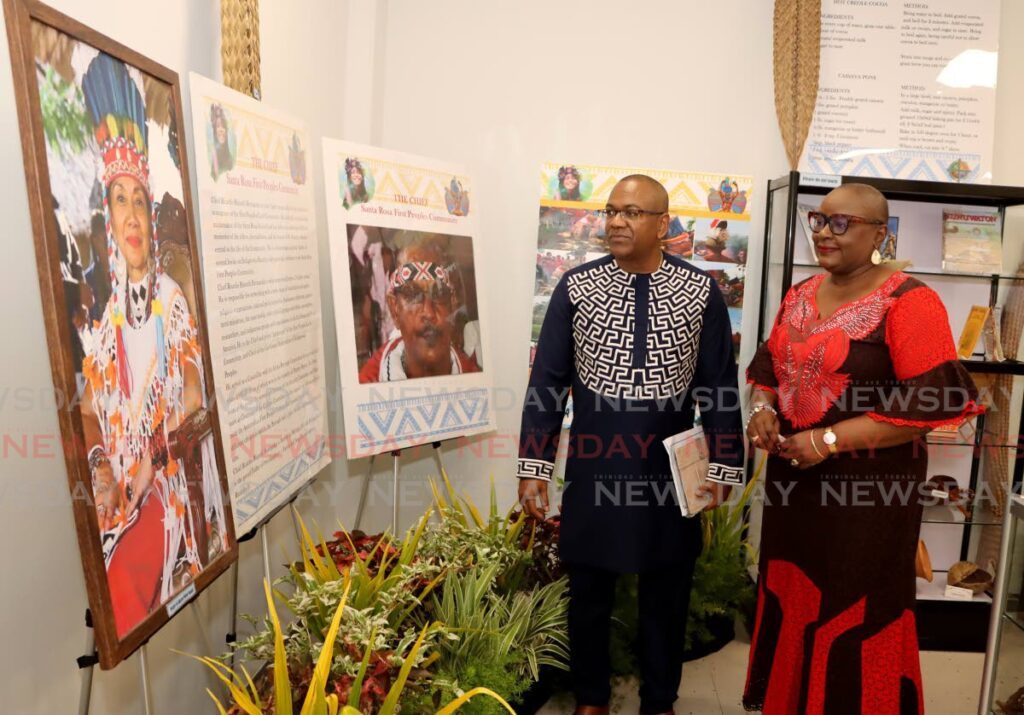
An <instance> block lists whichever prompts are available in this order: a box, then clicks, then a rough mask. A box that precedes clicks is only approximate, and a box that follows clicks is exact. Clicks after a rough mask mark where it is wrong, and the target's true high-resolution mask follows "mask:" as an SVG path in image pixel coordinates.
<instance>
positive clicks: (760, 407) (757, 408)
mask: <svg viewBox="0 0 1024 715" xmlns="http://www.w3.org/2000/svg"><path fill="white" fill-rule="evenodd" d="M758 412H771V413H772V414H773V415H775V416H776V417H778V416H779V413H778V410H776V409H775V408H774V407H772V405H771V403H769V402H758V403H757V404H756V405H754V406H753V407H751V408H750V414H748V415H747V423H746V424H745V425H743V429H744V430H746V429H747V427H749V426H750V420H752V419H754V415H756V414H757V413H758Z"/></svg>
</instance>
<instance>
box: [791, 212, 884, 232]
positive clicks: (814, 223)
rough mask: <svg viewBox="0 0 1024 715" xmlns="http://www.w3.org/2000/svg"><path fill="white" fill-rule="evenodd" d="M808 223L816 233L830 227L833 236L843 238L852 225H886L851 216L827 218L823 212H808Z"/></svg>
mask: <svg viewBox="0 0 1024 715" xmlns="http://www.w3.org/2000/svg"><path fill="white" fill-rule="evenodd" d="M807 223H808V224H809V225H810V227H811V230H812V231H814V232H815V233H818V232H819V231H824V230H825V227H826V226H828V227H829V229H830V230H831V231H832V235H833V236H842V235H843V234H844V233H846V229H848V228H849V227H850V224H851V223H866V224H871V225H873V226H884V225H885V221H876V220H873V219H868V218H861V217H860V216H851V215H850V214H832V215H831V216H826V215H825V214H823V213H822V212H821V211H808V212H807Z"/></svg>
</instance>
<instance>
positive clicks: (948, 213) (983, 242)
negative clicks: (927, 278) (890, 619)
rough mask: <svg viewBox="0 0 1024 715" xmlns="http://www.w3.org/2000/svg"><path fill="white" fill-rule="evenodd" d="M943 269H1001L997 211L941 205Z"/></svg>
mask: <svg viewBox="0 0 1024 715" xmlns="http://www.w3.org/2000/svg"><path fill="white" fill-rule="evenodd" d="M942 269H943V270H945V271H955V272H957V273H982V274H991V273H1000V272H1001V271H1002V270H1003V241H1002V231H1001V228H1000V225H999V213H998V212H996V211H987V210H985V209H978V208H971V209H943V211H942Z"/></svg>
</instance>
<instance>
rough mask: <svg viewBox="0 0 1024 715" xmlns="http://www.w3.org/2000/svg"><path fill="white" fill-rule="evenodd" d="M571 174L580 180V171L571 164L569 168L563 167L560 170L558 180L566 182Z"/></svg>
mask: <svg viewBox="0 0 1024 715" xmlns="http://www.w3.org/2000/svg"><path fill="white" fill-rule="evenodd" d="M570 174H571V175H573V176H575V177H576V178H577V179H579V178H580V170H579V169H577V168H576V167H575V166H573V165H571V164H570V165H569V166H563V167H560V168H559V169H558V180H559V181H565V177H566V176H568V175H570Z"/></svg>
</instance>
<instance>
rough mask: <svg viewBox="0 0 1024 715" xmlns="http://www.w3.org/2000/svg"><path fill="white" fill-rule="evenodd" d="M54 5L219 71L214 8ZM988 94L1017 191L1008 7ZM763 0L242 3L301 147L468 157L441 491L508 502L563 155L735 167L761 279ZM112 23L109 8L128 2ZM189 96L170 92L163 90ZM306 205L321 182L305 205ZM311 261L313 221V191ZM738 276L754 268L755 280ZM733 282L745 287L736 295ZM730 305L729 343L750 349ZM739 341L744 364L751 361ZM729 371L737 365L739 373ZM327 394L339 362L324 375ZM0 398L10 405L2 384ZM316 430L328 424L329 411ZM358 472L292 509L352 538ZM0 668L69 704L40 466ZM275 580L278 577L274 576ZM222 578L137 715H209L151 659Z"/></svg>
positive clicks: (106, 684) (254, 561) (111, 688)
mask: <svg viewBox="0 0 1024 715" xmlns="http://www.w3.org/2000/svg"><path fill="white" fill-rule="evenodd" d="M51 3H52V4H53V5H54V6H55V7H57V8H58V9H60V10H61V11H63V12H66V13H67V14H69V15H72V16H73V17H76V18H78V19H80V20H81V21H83V22H85V23H86V24H88V25H91V26H92V27H95V28H96V29H98V30H99V31H101V32H104V33H106V34H108V35H110V36H112V37H114V38H115V39H117V40H119V41H121V42H123V43H125V44H127V45H129V46H131V47H133V48H135V49H137V50H139V51H141V52H143V53H145V54H147V55H149V56H150V57H152V58H154V59H155V60H157V61H159V62H161V63H163V64H165V65H167V66H169V67H171V68H173V69H175V70H177V71H178V72H179V73H180V74H181V75H182V76H183V77H184V76H185V75H187V72H188V71H190V70H194V71H196V72H199V73H202V74H206V75H207V76H212V77H215V78H216V77H218V76H219V67H220V62H219V10H218V3H215V2H210V1H209V0H179V1H178V2H170V3H169V2H166V1H165V0H137V2H135V3H134V4H132V5H131V10H130V11H125V12H123V13H118V12H117V11H114V10H113V6H111V5H109V4H97V3H95V2H92V1H91V0H51ZM1003 5H1004V7H1003V28H1002V31H1001V39H1002V43H1001V50H1002V54H1001V57H1000V92H999V99H998V102H997V122H998V126H997V146H998V147H999V151H998V152H997V160H996V165H995V170H994V173H995V177H996V181H997V182H1004V183H1021V184H1024V162H1022V161H1021V159H1022V158H1024V137H1021V136H1020V135H1019V134H1017V132H1016V130H1015V128H1016V127H1017V126H1018V125H1019V117H1020V116H1022V114H1024V82H1021V79H1020V78H1021V76H1022V75H1021V73H1022V71H1024V48H1022V47H1021V46H1020V45H1019V44H1016V42H1015V41H1016V39H1017V36H1019V35H1020V31H1021V29H1022V28H1024V4H1022V3H1019V2H1015V1H1014V0H1005V1H1004V3H1003ZM771 6H772V3H770V2H768V1H767V0H731V1H728V2H719V3H697V2H679V1H678V0H656V1H655V0H652V1H650V2H647V3H643V4H640V3H635V4H633V5H632V6H626V5H623V4H622V3H619V2H611V0H590V1H589V2H583V1H582V0H572V1H571V2H560V3H554V2H541V1H540V0H520V1H519V2H516V3H504V2H502V3H498V2H480V1H479V0H433V1H432V2H429V3H423V2H417V1H416V0H390V2H388V0H356V1H355V2H338V1H337V0H304V1H303V2H301V3H295V2H290V1H289V0H263V2H261V8H260V9H261V34H262V37H261V41H262V66H263V97H264V101H266V102H267V103H268V104H272V105H274V106H277V107H280V108H281V109H284V110H287V111H289V112H291V113H293V114H296V115H298V116H302V117H304V118H306V120H307V121H308V122H309V125H310V129H311V132H312V134H313V136H314V143H313V146H314V147H315V148H314V150H313V151H314V156H313V157H311V159H312V161H313V162H314V164H313V165H316V164H318V162H319V156H318V154H319V141H318V140H319V137H320V136H332V137H341V138H347V139H352V140H356V141H365V142H371V141H372V142H377V143H380V144H382V145H385V146H389V147H391V148H395V149H399V150H404V151H410V152H415V153H420V154H425V155H428V156H437V157H441V158H446V159H450V160H454V161H460V162H463V163H465V164H467V165H468V166H469V167H470V169H471V170H472V171H473V175H474V177H475V180H476V184H477V189H476V195H477V198H476V199H475V200H474V203H475V205H476V206H478V207H480V211H481V216H482V235H481V237H480V238H481V241H482V251H481V259H480V261H481V266H480V276H481V279H480V287H481V290H485V291H488V297H489V301H488V312H487V314H485V315H484V316H483V318H484V319H485V320H488V321H490V325H491V326H492V328H491V335H492V338H493V340H494V344H493V345H491V346H490V356H491V358H490V359H491V361H492V363H491V364H492V365H494V368H495V371H496V374H497V384H498V388H499V392H498V394H497V406H498V407H499V414H498V426H499V431H498V435H497V436H496V437H494V438H493V439H488V438H484V439H480V440H476V441H474V447H475V448H477V449H479V450H481V452H482V455H483V456H474V455H473V454H472V453H470V452H466V453H465V454H461V455H460V454H458V453H457V452H456V451H454V450H449V451H447V452H446V454H445V460H446V464H447V466H448V469H449V471H450V473H451V476H452V478H453V480H454V481H455V482H456V483H457V485H459V486H460V487H461V488H464V489H466V490H467V491H468V492H469V493H470V494H471V495H472V496H473V497H474V498H475V499H477V500H480V501H483V500H485V499H486V495H487V490H488V479H489V477H491V476H493V477H494V478H495V480H496V481H497V483H498V486H499V495H500V498H501V500H502V503H503V504H509V503H511V501H512V499H513V495H514V489H515V482H514V479H513V476H512V474H513V469H514V457H513V454H514V437H513V435H514V433H515V432H516V431H517V430H518V426H519V399H520V397H521V395H522V392H523V390H524V389H525V383H526V369H525V365H526V359H527V347H526V337H527V335H528V334H529V324H530V312H531V311H530V299H531V296H532V292H533V262H534V258H535V250H536V231H537V228H536V219H537V205H538V204H537V198H538V197H537V195H536V177H537V171H538V170H539V165H540V162H542V161H544V160H549V159H550V160H565V161H573V162H579V163H586V162H594V163H605V164H621V165H625V166H636V167H655V168H658V167H660V168H668V169H693V170H707V171H720V172H733V173H745V174H752V175H754V177H755V194H754V197H753V198H754V201H753V211H752V213H753V216H752V218H753V221H752V227H751V228H752V231H751V234H752V235H751V238H752V250H751V254H752V255H751V267H752V268H754V269H756V268H757V266H758V265H759V248H760V246H759V245H758V244H757V241H758V237H759V236H761V234H762V228H763V220H764V217H763V206H764V195H763V186H764V183H765V182H766V181H767V179H769V178H771V177H774V176H777V175H779V174H782V173H784V171H785V170H786V161H785V155H784V153H783V150H782V145H781V141H780V139H779V137H778V131H777V129H776V122H775V114H774V102H773V96H772V74H771V48H772V41H771V21H772V7H771ZM126 7H127V6H126ZM8 57H9V55H8V51H7V47H6V38H4V39H3V40H0V65H2V67H0V186H3V187H5V189H6V190H5V191H4V192H2V193H0V215H2V216H3V217H4V225H5V227H6V230H7V240H6V241H5V244H4V245H5V252H4V260H3V261H2V262H0V324H3V325H5V326H7V333H6V336H5V338H4V339H2V340H0V364H2V365H3V368H4V369H3V372H2V373H0V374H2V378H0V437H2V436H3V435H7V434H10V435H21V434H23V433H29V434H41V435H57V434H59V428H58V425H57V420H56V415H55V410H54V408H53V405H52V404H46V403H45V402H41V401H40V400H38V399H36V400H34V401H32V400H30V401H29V404H21V403H15V402H14V400H13V394H12V391H13V390H14V389H16V388H27V389H28V390H29V392H30V393H31V394H38V393H39V391H40V390H43V391H45V390H47V389H52V382H51V379H50V371H49V360H48V355H47V350H46V342H45V336H44V331H43V325H42V308H41V304H40V298H39V290H38V284H37V279H36V271H35V257H34V254H33V249H32V241H31V225H30V222H29V216H28V209H27V200H26V192H25V187H24V173H23V170H22V159H21V149H20V144H19V141H20V139H19V133H18V123H17V116H16V113H15V110H14V100H13V89H12V77H11V74H10V62H9V59H8ZM183 100H184V101H185V102H186V116H188V111H187V96H186V97H183ZM320 194H321V197H322V188H321V190H320ZM318 202H320V203H319V208H318V212H319V219H320V227H321V228H320V245H321V252H322V255H323V256H325V257H326V255H327V244H326V233H325V226H326V221H325V220H324V215H323V204H322V198H321V199H318ZM755 272H756V271H755ZM321 279H322V281H323V297H324V301H323V304H324V331H325V335H324V337H325V352H326V356H327V364H328V366H330V365H332V364H333V363H336V357H337V350H336V343H335V334H334V330H333V313H332V302H331V300H330V283H329V280H330V277H329V275H328V271H327V268H326V265H325V266H324V269H323V272H322V275H321ZM756 279H757V276H756V275H752V276H751V283H750V290H749V291H748V295H749V296H750V299H753V298H754V297H755V296H756V295H757V292H756V291H755V290H754V288H755V286H756ZM754 313H755V306H754V305H753V302H751V303H750V304H749V308H748V312H747V316H745V317H746V320H745V334H746V335H752V334H753V330H752V323H751V322H749V321H751V320H754V319H755V315H754ZM751 342H752V341H751V340H749V339H748V340H747V347H746V349H745V353H747V354H749V350H750V349H751V348H752V345H751ZM745 359H746V355H744V362H745ZM328 383H329V389H330V390H331V394H336V393H337V384H338V374H337V370H336V369H335V370H331V369H330V367H329V368H328ZM5 390H7V391H8V392H5ZM332 407H333V408H334V411H333V412H332V417H331V427H332V430H334V431H336V432H340V431H341V430H342V426H341V425H342V420H341V415H340V413H339V412H338V411H337V410H338V405H337V403H336V402H335V403H334V404H333V405H332ZM402 463H403V495H402V496H403V502H404V503H405V504H406V508H405V509H403V511H402V514H401V519H402V521H403V522H404V523H409V522H410V521H412V519H413V518H414V517H415V516H416V515H417V514H418V513H419V512H420V511H421V510H422V508H423V507H424V506H425V503H426V498H427V488H426V486H425V479H426V477H427V476H429V475H432V474H433V473H435V472H436V469H435V467H434V462H433V460H432V457H431V454H430V450H422V451H420V453H419V454H418V455H416V454H409V453H406V455H405V456H403V462H402ZM366 469H367V462H366V461H365V460H363V461H359V462H355V463H352V464H348V463H344V462H339V463H335V464H334V465H332V466H331V467H330V468H329V469H328V470H326V471H325V473H324V474H323V475H321V477H320V479H319V480H318V483H317V484H316V486H314V487H313V489H311V490H310V492H309V493H308V494H305V495H303V497H302V498H301V499H300V505H301V508H302V511H303V514H304V515H309V516H311V517H313V518H316V519H317V520H318V521H319V523H320V524H321V525H322V526H323V527H324V530H325V531H326V530H331V529H333V528H334V526H335V520H336V519H339V518H340V519H342V520H343V521H345V522H346V523H347V524H351V522H352V520H353V519H354V515H355V509H356V499H357V498H358V491H359V483H360V479H361V476H362V474H363V473H364V472H365V470H366ZM376 473H377V486H376V487H375V489H374V490H373V491H372V492H371V501H370V505H369V508H368V511H367V515H366V519H365V520H364V526H365V527H367V528H370V529H379V528H383V527H384V526H386V525H387V523H388V521H389V519H390V495H389V492H388V487H387V485H388V483H389V476H390V459H389V458H386V459H384V458H382V459H378V460H377V465H376ZM269 535H270V540H271V556H272V561H274V563H281V562H283V561H284V557H283V556H282V551H283V550H284V549H290V547H291V545H292V540H293V539H292V536H291V523H290V521H289V519H288V518H287V517H286V516H284V515H282V516H279V517H278V518H277V519H275V520H274V521H273V522H272V523H271V527H270V530H269ZM0 543H4V544H5V548H4V549H3V550H0V554H2V555H0V573H2V574H3V575H2V576H0V633H3V635H4V637H5V639H6V647H5V648H4V649H3V652H2V654H0V685H2V686H5V687H3V688H2V691H3V692H4V694H5V701H4V706H3V710H4V711H5V712H12V713H19V714H20V713H26V714H28V713H56V712H59V713H66V712H73V711H74V707H75V704H76V703H77V697H78V677H77V674H76V672H75V670H74V658H75V656H77V655H79V654H80V652H81V651H82V648H83V646H84V630H83V628H82V623H81V618H82V612H83V610H84V607H85V589H84V584H83V580H82V576H81V567H80V562H79V558H78V549H77V545H76V542H75V532H74V528H73V525H72V520H71V511H70V508H69V503H68V497H67V487H66V475H65V470H64V466H63V459H62V457H61V456H60V454H59V453H58V454H54V455H53V456H52V457H50V458H40V459H35V460H23V459H12V458H3V459H2V461H0ZM240 553H241V562H240V563H241V566H240V568H241V571H240V573H241V578H240V583H241V593H240V597H239V604H240V609H241V610H242V611H246V612H250V613H259V612H261V611H262V606H261V604H262V592H261V589H260V579H261V562H260V557H259V553H258V542H247V543H245V544H242V545H241V551H240ZM274 573H275V575H280V573H281V569H280V567H275V570H274ZM228 599H229V579H227V578H225V579H222V580H221V581H219V582H218V583H216V584H214V585H213V586H212V587H211V588H210V589H209V590H208V591H207V592H206V593H204V594H203V595H202V596H201V597H200V599H199V611H200V618H201V620H202V621H203V629H202V630H201V628H200V626H199V625H198V622H197V621H196V618H195V617H194V616H193V615H192V614H190V613H188V612H185V613H182V614H181V615H179V616H178V617H177V618H175V620H174V621H173V622H172V623H170V624H169V625H168V626H167V627H166V628H165V629H164V630H163V631H161V632H160V633H159V634H157V635H156V636H155V637H154V638H153V640H152V641H151V643H150V645H149V653H150V659H151V669H152V675H153V683H154V694H155V699H156V701H157V708H156V712H157V713H159V714H160V715H164V714H170V713H173V714H175V715H176V714H177V713H185V712H189V713H191V712H211V711H212V708H211V706H210V704H209V703H208V701H207V698H206V696H205V694H204V693H203V692H202V688H203V687H204V686H205V685H206V682H205V680H204V678H203V676H202V675H201V671H200V670H199V668H198V666H196V665H194V664H192V663H191V662H188V661H186V660H185V659H183V658H182V657H181V656H177V655H173V654H171V653H170V652H169V649H170V648H177V649H180V650H184V651H188V652H193V653H200V652H203V651H204V650H205V645H204V638H203V634H204V632H205V635H206V637H207V638H208V639H209V640H210V641H212V643H213V647H214V649H218V650H219V648H220V646H221V643H222V639H223V634H224V632H225V631H226V629H227V619H228V616H227V604H228ZM137 694H138V669H137V663H136V658H132V659H131V660H129V661H128V662H126V663H124V664H123V665H122V666H120V667H119V668H117V669H116V670H115V671H113V672H109V673H99V672H98V673H97V678H96V683H95V696H94V708H93V712H95V713H103V715H108V714H109V715H121V714H122V713H124V714H127V713H138V712H141V708H140V706H139V705H138V703H137V700H136V699H137Z"/></svg>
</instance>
